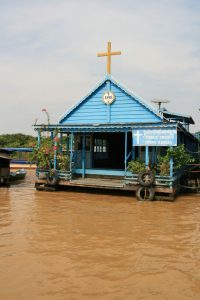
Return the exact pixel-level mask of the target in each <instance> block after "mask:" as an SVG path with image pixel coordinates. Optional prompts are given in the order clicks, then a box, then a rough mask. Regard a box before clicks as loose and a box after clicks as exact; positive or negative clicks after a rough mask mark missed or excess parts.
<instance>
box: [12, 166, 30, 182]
mask: <svg viewBox="0 0 200 300" xmlns="http://www.w3.org/2000/svg"><path fill="white" fill-rule="evenodd" d="M25 177H26V171H25V170H24V169H19V170H16V171H15V172H10V181H15V180H22V179H24V178H25Z"/></svg>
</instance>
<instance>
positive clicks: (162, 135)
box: [133, 128, 177, 146]
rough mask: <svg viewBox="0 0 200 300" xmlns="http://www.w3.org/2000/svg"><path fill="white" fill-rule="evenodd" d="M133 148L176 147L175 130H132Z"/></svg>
mask: <svg viewBox="0 0 200 300" xmlns="http://www.w3.org/2000/svg"><path fill="white" fill-rule="evenodd" d="M133 146H177V129H176V128H159V129H158V128H151V129H133Z"/></svg>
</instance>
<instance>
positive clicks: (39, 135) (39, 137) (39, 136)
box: [37, 129, 41, 148]
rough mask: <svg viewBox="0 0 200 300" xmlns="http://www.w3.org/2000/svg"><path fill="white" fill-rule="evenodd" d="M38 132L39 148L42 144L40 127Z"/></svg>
mask: <svg viewBox="0 0 200 300" xmlns="http://www.w3.org/2000/svg"><path fill="white" fill-rule="evenodd" d="M37 133H38V139H37V146H38V148H40V144H41V134H40V129H38V131H37Z"/></svg>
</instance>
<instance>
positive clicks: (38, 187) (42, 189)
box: [35, 183, 44, 191]
mask: <svg viewBox="0 0 200 300" xmlns="http://www.w3.org/2000/svg"><path fill="white" fill-rule="evenodd" d="M35 188H36V190H37V191H44V185H43V184H39V183H36V184H35Z"/></svg>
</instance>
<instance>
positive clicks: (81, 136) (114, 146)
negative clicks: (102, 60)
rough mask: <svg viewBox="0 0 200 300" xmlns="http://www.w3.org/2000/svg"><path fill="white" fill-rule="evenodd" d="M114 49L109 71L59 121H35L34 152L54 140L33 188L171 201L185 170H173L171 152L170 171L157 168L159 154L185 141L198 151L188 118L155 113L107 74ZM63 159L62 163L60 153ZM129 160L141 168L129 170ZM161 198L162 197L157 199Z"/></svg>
mask: <svg viewBox="0 0 200 300" xmlns="http://www.w3.org/2000/svg"><path fill="white" fill-rule="evenodd" d="M119 54H121V52H112V51H111V43H110V42H109V43H108V48H107V52H105V53H100V54H98V56H106V57H107V75H106V77H105V78H104V79H103V80H102V81H101V82H100V83H99V84H98V85H97V86H95V87H94V88H93V89H92V90H91V91H90V92H89V93H88V94H87V95H86V96H85V97H84V98H82V99H80V100H79V101H78V102H77V103H76V104H75V105H74V107H72V108H71V109H70V110H69V111H67V112H65V113H64V114H63V116H62V118H61V119H60V121H59V123H58V124H47V125H44V124H43V125H35V126H34V129H35V130H36V131H37V132H38V146H37V151H39V149H40V148H41V147H43V144H42V140H44V139H46V140H47V139H49V140H51V141H52V145H53V154H52V156H51V158H49V160H51V161H49V164H48V167H46V166H44V165H41V164H39V162H38V161H37V159H36V162H37V163H38V166H37V171H36V175H37V177H36V182H35V186H36V189H37V190H42V189H45V190H54V189H55V188H59V187H61V186H62V187H66V188H67V187H71V188H77V187H87V188H96V189H115V190H129V191H133V193H135V192H136V195H137V197H138V199H146V198H147V199H150V200H152V199H155V198H158V199H162V198H168V199H170V200H172V199H174V196H175V194H176V193H177V191H178V184H179V182H180V180H181V178H183V176H184V174H185V173H184V172H185V168H181V170H175V169H174V163H173V156H172V157H170V160H169V170H168V174H165V175H161V174H160V173H159V172H157V170H156V167H155V166H157V165H158V157H159V156H160V155H162V154H163V155H164V154H165V153H166V151H167V149H174V148H175V147H177V146H179V145H181V144H183V145H184V147H185V149H187V151H189V152H190V153H197V152H198V147H199V142H198V140H197V139H196V138H195V137H194V136H193V135H192V134H191V133H190V132H189V126H190V124H194V121H193V119H192V118H191V117H190V116H185V115H182V114H175V113H172V112H169V111H167V110H162V109H159V110H158V111H156V110H155V109H153V108H152V107H151V106H150V105H149V104H147V103H146V102H144V101H143V100H141V99H140V98H138V97H137V96H136V95H134V93H132V92H131V91H129V90H128V89H126V88H125V87H124V86H123V85H121V84H120V83H119V82H117V81H116V80H115V79H114V78H113V77H112V76H111V56H112V55H119ZM61 156H62V157H67V162H68V164H66V167H65V168H64V167H63V166H62V167H60V165H61V160H60V157H61ZM130 162H131V163H132V164H134V162H135V163H138V164H139V165H140V167H141V166H143V167H144V168H145V169H144V170H143V172H138V173H137V172H136V171H135V172H134V171H133V170H132V171H130ZM159 197H160V198H159Z"/></svg>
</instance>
